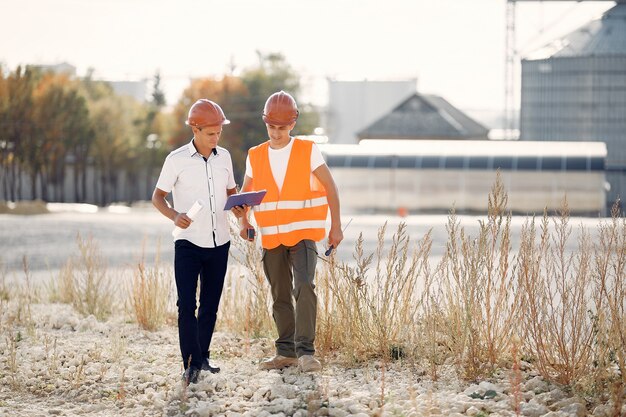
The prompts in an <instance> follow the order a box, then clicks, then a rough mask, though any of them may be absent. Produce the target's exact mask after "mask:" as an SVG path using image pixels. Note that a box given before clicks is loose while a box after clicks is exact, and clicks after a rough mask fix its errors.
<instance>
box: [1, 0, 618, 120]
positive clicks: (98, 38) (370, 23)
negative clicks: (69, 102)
mask: <svg viewBox="0 0 626 417" xmlns="http://www.w3.org/2000/svg"><path fill="white" fill-rule="evenodd" d="M613 5H614V2H611V1H586V2H574V1H544V2H518V3H517V6H516V19H515V22H516V44H517V47H518V52H519V54H520V55H524V54H525V53H529V52H531V51H532V50H533V49H536V48H538V47H540V46H543V45H544V44H546V43H548V42H549V41H551V40H553V39H555V38H558V37H560V36H563V35H565V34H567V33H569V32H570V31H572V30H574V29H576V28H578V27H579V26H581V25H583V24H585V23H586V22H588V21H589V20H591V19H594V18H598V17H600V16H601V15H602V13H603V12H604V11H606V10H608V9H609V8H611V7H612V6H613ZM505 17H506V1H505V0H264V1H263V0H223V1H217V0H0V64H2V65H3V66H4V68H5V69H9V70H13V69H15V68H16V67H17V66H18V65H24V64H54V63H59V62H68V63H70V64H72V65H74V66H76V67H77V72H78V75H84V74H85V73H86V71H87V69H88V68H93V69H94V70H95V76H96V77H97V78H100V79H105V80H139V79H142V78H147V79H152V77H153V75H154V74H155V72H156V71H159V72H160V74H161V77H162V81H163V84H162V85H163V89H164V90H165V93H166V97H167V101H168V104H173V102H175V101H176V99H177V98H178V96H179V95H180V93H181V92H182V90H183V89H184V87H185V86H186V85H188V83H189V79H190V78H194V77H206V76H213V77H220V76H222V75H223V74H225V73H228V72H229V71H231V68H234V73H235V74H237V73H238V72H239V71H241V70H242V69H245V68H248V67H250V66H254V65H255V64H256V63H257V62H258V59H257V53H256V51H261V52H263V53H270V52H280V53H282V54H283V55H284V56H285V58H286V60H287V62H288V63H289V64H290V65H291V66H292V67H293V69H294V70H296V71H297V72H298V73H299V74H300V75H301V77H302V78H301V83H302V86H303V91H302V94H301V96H300V97H301V100H306V101H308V102H311V103H313V104H318V105H324V104H326V102H327V80H328V79H335V80H365V79H367V80H405V79H413V78H416V79H417V90H418V91H419V92H422V93H426V94H437V95H440V96H442V97H444V98H446V99H447V100H448V101H450V102H451V103H452V104H454V105H456V106H457V107H459V108H461V109H464V110H499V109H501V108H502V107H503V104H504V68H505V64H504V62H505V33H506V18H505Z"/></svg>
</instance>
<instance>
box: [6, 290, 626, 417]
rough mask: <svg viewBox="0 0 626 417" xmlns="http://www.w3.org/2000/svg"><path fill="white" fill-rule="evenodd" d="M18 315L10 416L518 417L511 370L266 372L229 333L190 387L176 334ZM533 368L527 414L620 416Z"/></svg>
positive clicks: (41, 313) (59, 308)
mask: <svg viewBox="0 0 626 417" xmlns="http://www.w3.org/2000/svg"><path fill="white" fill-rule="evenodd" d="M18 308H19V306H18V305H17V303H16V302H14V301H11V302H9V303H8V304H7V303H5V304H4V308H3V310H2V312H1V313H2V317H0V318H1V323H3V324H4V327H3V329H2V331H3V336H4V337H3V338H2V339H3V340H2V341H0V416H2V417H5V416H6V417H26V416H28V417H35V416H50V415H60V416H214V415H224V416H270V415H275V416H307V415H314V416H317V415H320V416H325V415H329V416H347V415H355V416H426V415H429V416H457V417H458V416H479V417H480V416H487V415H489V416H492V417H497V416H514V415H516V411H515V397H516V396H515V395H513V394H514V392H515V390H512V389H511V385H510V382H509V381H511V380H512V379H511V377H510V375H509V374H508V373H507V372H503V373H502V374H500V375H498V376H496V378H494V379H493V380H492V381H482V382H480V383H478V384H471V383H463V382H461V381H460V380H459V379H458V378H456V376H455V373H454V369H453V367H451V366H443V367H442V369H441V378H440V379H439V380H438V381H437V382H433V381H431V380H430V379H429V378H428V376H427V375H426V374H425V372H424V371H423V370H422V369H421V368H420V367H419V366H418V365H415V364H410V363H402V362H393V363H391V364H389V365H387V366H385V367H384V368H383V365H382V364H381V363H380V362H370V363H364V364H361V365H360V366H345V365H342V364H341V363H340V362H339V361H337V360H336V359H333V358H329V357H322V358H321V359H322V362H323V365H324V367H323V370H322V371H321V372H319V373H303V372H301V371H300V370H298V369H297V368H290V369H286V370H283V371H262V370H259V369H258V362H259V361H260V360H261V358H263V357H267V356H271V354H272V353H273V343H272V341H271V340H267V339H255V340H243V339H241V338H240V337H238V336H236V335H232V334H226V333H220V332H218V333H216V334H215V337H214V342H213V346H212V351H213V352H214V356H215V362H216V363H217V364H218V365H219V366H221V367H222V371H221V372H220V373H219V374H215V375H212V374H209V373H203V374H202V375H201V378H200V382H199V383H198V384H195V385H191V386H189V387H188V388H185V387H184V386H183V384H182V383H181V380H180V375H181V364H180V360H179V351H178V337H177V331H176V328H175V327H172V326H168V327H165V328H163V329H161V330H160V331H157V332H146V331H142V330H139V329H138V328H137V325H136V324H133V323H130V322H128V320H127V319H125V318H124V317H122V316H116V317H113V318H111V319H109V320H107V321H105V322H99V321H97V320H96V319H95V318H94V317H93V316H89V317H81V316H79V315H78V314H77V313H76V312H75V311H74V310H73V309H72V308H71V307H70V306H68V305H63V304H34V305H32V307H31V313H30V314H31V317H32V320H31V321H30V323H31V324H30V325H29V324H28V322H27V321H24V323H25V325H24V323H23V324H22V325H18V324H17V323H16V322H13V324H12V325H11V326H7V325H6V324H7V323H10V322H11V320H15V317H16V313H17V310H18ZM10 340H17V343H15V344H12V343H10ZM523 365H524V366H523V368H524V369H525V370H524V371H523V375H522V383H521V384H520V385H519V390H518V396H517V398H519V399H520V408H519V412H520V415H524V416H543V415H547V416H552V417H556V416H585V415H593V416H610V415H611V405H610V404H607V405H601V406H598V407H595V408H594V409H592V410H589V411H588V410H587V408H586V404H585V402H584V401H583V400H582V399H581V398H577V397H572V396H570V395H568V394H567V393H566V392H565V391H564V390H562V389H560V388H558V387H555V386H552V385H550V384H547V383H546V382H544V381H543V380H542V379H541V378H540V377H539V376H537V375H536V374H534V373H533V372H532V371H531V370H529V369H528V367H527V365H526V364H523ZM622 413H626V407H624V408H623V409H622Z"/></svg>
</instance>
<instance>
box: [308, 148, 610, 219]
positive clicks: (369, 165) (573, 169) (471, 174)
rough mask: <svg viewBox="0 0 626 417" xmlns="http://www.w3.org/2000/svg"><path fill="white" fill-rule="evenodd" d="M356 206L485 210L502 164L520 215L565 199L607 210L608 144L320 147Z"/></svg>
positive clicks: (574, 206) (578, 208) (350, 205)
mask: <svg viewBox="0 0 626 417" xmlns="http://www.w3.org/2000/svg"><path fill="white" fill-rule="evenodd" d="M319 147H320V150H321V151H322V154H323V155H324V157H325V159H326V162H327V164H328V166H329V168H330V169H331V171H332V173H333V177H334V179H335V182H336V183H337V186H338V188H339V189H340V190H341V205H342V209H345V210H347V211H355V212H396V211H397V210H400V209H402V210H403V211H405V212H408V213H411V212H418V211H420V212H424V211H432V212H445V211H448V210H450V209H451V208H452V207H455V208H456V210H457V211H459V212H485V211H486V210H487V202H488V196H489V192H490V191H491V188H492V186H493V184H494V182H495V180H496V170H497V169H500V172H501V174H502V179H503V182H504V186H505V188H506V190H507V192H508V197H509V198H508V207H509V209H510V210H512V211H513V212H514V213H519V214H541V213H542V212H543V210H544V208H547V209H548V211H549V213H550V214H553V213H554V212H555V211H556V210H557V209H559V208H560V207H561V204H562V201H563V198H564V197H567V201H568V204H569V207H570V209H571V212H572V213H575V214H587V215H598V214H603V211H604V204H605V199H606V195H605V173H604V168H605V166H604V164H605V159H606V156H607V150H606V146H605V144H604V143H602V142H518V141H516V142H510V141H495V142H494V141H485V140H415V141H407V140H363V141H361V143H359V144H358V145H335V144H321V145H319Z"/></svg>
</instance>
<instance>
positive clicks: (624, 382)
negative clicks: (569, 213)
mask: <svg viewBox="0 0 626 417" xmlns="http://www.w3.org/2000/svg"><path fill="white" fill-rule="evenodd" d="M619 207H620V202H619V201H618V202H616V203H615V205H614V206H613V208H612V210H611V219H609V220H608V221H602V222H600V224H599V226H598V237H597V239H596V243H595V244H594V259H593V281H594V283H593V299H594V307H595V315H594V319H595V333H594V338H595V340H594V347H595V351H594V359H593V364H594V376H595V378H594V382H595V387H594V388H595V391H596V392H599V393H603V394H604V395H605V396H608V394H609V393H611V392H613V399H614V403H615V404H616V405H617V404H621V403H622V402H623V391H624V386H626V357H625V355H626V354H625V353H624V350H625V349H624V346H626V279H625V269H626V267H625V266H626V219H625V218H624V217H623V214H622V213H621V211H620V209H619ZM620 407H621V405H620Z"/></svg>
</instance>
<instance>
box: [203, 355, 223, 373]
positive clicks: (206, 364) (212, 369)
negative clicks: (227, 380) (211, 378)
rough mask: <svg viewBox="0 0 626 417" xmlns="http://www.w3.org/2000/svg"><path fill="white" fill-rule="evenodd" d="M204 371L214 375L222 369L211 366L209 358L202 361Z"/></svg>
mask: <svg viewBox="0 0 626 417" xmlns="http://www.w3.org/2000/svg"><path fill="white" fill-rule="evenodd" d="M202 370H203V371H209V372H211V373H212V374H216V373H218V372H219V371H220V368H218V367H217V366H211V364H210V363H209V358H204V359H202Z"/></svg>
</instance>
